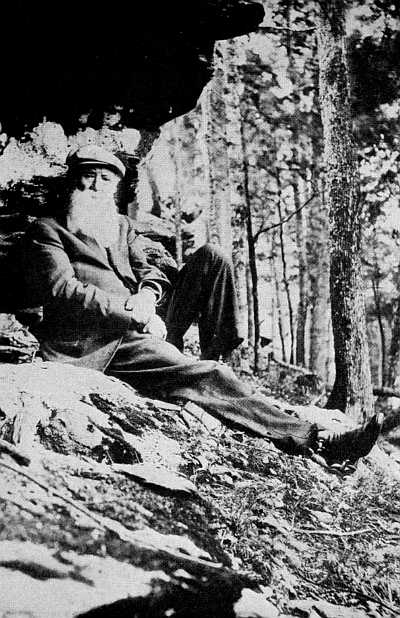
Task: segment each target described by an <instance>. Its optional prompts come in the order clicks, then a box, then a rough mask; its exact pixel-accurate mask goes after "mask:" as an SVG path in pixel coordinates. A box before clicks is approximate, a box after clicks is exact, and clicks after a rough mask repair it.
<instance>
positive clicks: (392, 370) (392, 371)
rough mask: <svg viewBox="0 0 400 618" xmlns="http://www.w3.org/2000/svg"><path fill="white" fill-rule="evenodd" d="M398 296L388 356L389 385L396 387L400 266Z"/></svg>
mask: <svg viewBox="0 0 400 618" xmlns="http://www.w3.org/2000/svg"><path fill="white" fill-rule="evenodd" d="M397 289H398V296H397V299H396V302H395V303H394V306H393V312H394V318H393V326H392V336H391V339H390V349H389V358H388V372H387V386H389V387H391V388H394V387H395V385H396V381H397V378H398V377H400V266H399V267H398V272H397Z"/></svg>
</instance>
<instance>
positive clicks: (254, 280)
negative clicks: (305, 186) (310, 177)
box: [240, 122, 260, 373]
mask: <svg viewBox="0 0 400 618" xmlns="http://www.w3.org/2000/svg"><path fill="white" fill-rule="evenodd" d="M240 134H241V141H242V153H243V180H244V198H245V204H246V222H247V243H248V248H249V269H250V274H251V284H252V301H253V302H252V306H253V322H254V341H253V345H254V372H255V373H257V371H258V366H259V350H260V309H259V303H258V274H257V257H256V247H255V241H254V233H253V221H252V209H251V198H250V188H249V166H248V158H247V150H246V141H245V136H244V127H243V122H241V125H240Z"/></svg>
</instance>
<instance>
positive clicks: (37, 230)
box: [26, 217, 68, 238]
mask: <svg viewBox="0 0 400 618" xmlns="http://www.w3.org/2000/svg"><path fill="white" fill-rule="evenodd" d="M65 234H68V230H67V229H66V228H65V226H64V225H63V224H62V223H61V222H60V221H59V220H58V219H56V218H55V217H38V218H37V219H35V220H34V221H33V222H32V223H31V224H30V225H29V227H28V229H27V230H26V235H27V237H28V238H29V237H31V236H33V237H43V236H51V237H57V236H58V237H59V236H63V235H65Z"/></svg>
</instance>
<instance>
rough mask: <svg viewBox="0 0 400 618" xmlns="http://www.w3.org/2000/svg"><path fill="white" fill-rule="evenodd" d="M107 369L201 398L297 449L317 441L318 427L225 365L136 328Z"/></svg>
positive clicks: (162, 391) (158, 391)
mask: <svg viewBox="0 0 400 618" xmlns="http://www.w3.org/2000/svg"><path fill="white" fill-rule="evenodd" d="M107 373H109V374H111V375H113V376H115V377H117V378H120V379H121V380H123V381H125V382H128V383H129V384H131V385H132V386H133V387H134V388H137V389H138V390H140V391H142V392H146V393H151V394H153V396H155V397H164V398H167V399H169V398H175V397H176V398H183V399H188V400H190V401H193V402H195V403H197V404H198V405H199V406H201V407H202V408H204V409H205V410H206V411H207V412H209V413H210V414H212V415H213V416H215V417H217V418H218V419H219V420H221V421H222V422H223V423H225V424H227V425H230V426H235V427H237V428H240V429H242V430H244V431H247V432H251V433H254V434H256V435H258V436H262V437H265V438H269V439H271V440H272V441H273V442H275V443H276V444H277V446H279V447H280V448H282V449H283V450H285V451H288V452H291V453H301V452H304V451H305V450H306V449H307V447H309V446H312V444H314V443H316V437H317V427H316V426H315V425H311V424H310V423H306V422H303V421H300V420H299V419H296V418H294V417H292V416H290V415H289V414H286V413H284V412H281V411H280V410H279V409H278V408H276V407H275V406H272V405H270V404H269V403H268V401H267V400H266V399H265V398H264V397H262V396H261V395H258V394H255V393H253V391H252V389H251V388H250V387H249V386H247V385H246V384H244V383H243V382H241V381H239V380H238V379H237V378H236V377H235V375H234V373H233V372H232V371H231V370H230V369H229V368H228V367H226V366H225V365H221V364H219V363H217V362H215V361H193V360H191V359H189V358H188V357H186V356H184V355H183V354H182V353H181V352H180V351H179V350H178V349H177V348H175V347H174V346H172V345H171V344H169V343H167V342H166V341H162V340H161V339H157V338H155V337H152V336H150V335H143V334H138V333H136V332H130V333H129V334H128V335H127V336H126V338H125V339H124V340H123V342H122V343H121V345H120V347H119V349H118V351H117V353H116V355H115V357H114V358H113V360H112V362H111V364H110V366H109V367H108V369H107Z"/></svg>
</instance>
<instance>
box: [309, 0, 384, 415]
mask: <svg viewBox="0 0 400 618" xmlns="http://www.w3.org/2000/svg"><path fill="white" fill-rule="evenodd" d="M319 7H320V16H319V27H318V51H319V67H320V83H319V86H320V104H321V114H322V124H323V130H324V160H325V169H326V186H327V200H328V207H329V214H330V227H331V229H330V240H331V245H330V252H331V268H330V286H331V308H332V327H333V334H334V344H335V365H336V378H335V384H334V388H333V390H332V393H331V396H330V398H329V401H328V404H327V405H328V407H329V408H339V409H340V410H342V411H343V412H346V413H348V414H351V415H352V416H353V417H354V418H356V419H358V420H362V419H365V418H367V417H369V416H370V415H371V414H372V410H373V397H372V386H371V373H370V366H369V353H368V343H367V337H366V319H365V307H364V299H363V289H362V286H363V282H362V276H361V260H360V244H361V210H362V209H361V204H360V200H359V195H358V191H357V168H356V160H355V156H354V147H353V141H352V135H351V119H350V97H349V77H348V68H347V58H346V49H345V10H344V3H343V2H342V0H332V2H329V3H327V4H326V3H325V2H323V1H322V0H320V2H319Z"/></svg>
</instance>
